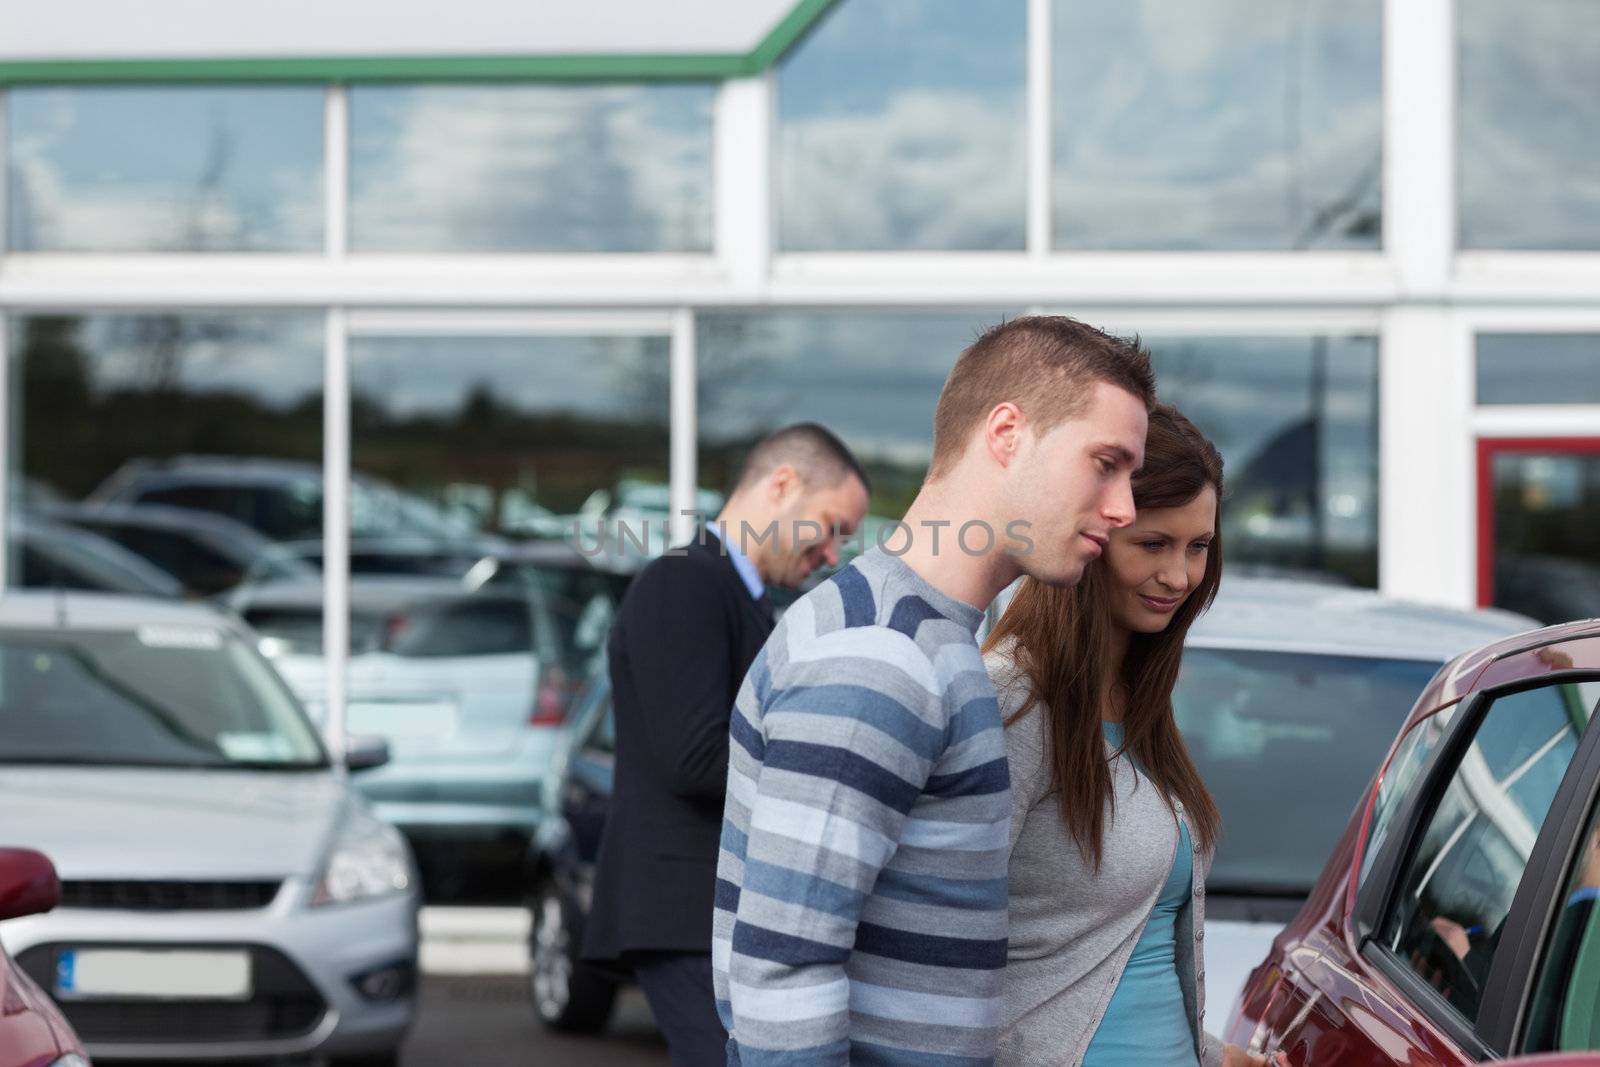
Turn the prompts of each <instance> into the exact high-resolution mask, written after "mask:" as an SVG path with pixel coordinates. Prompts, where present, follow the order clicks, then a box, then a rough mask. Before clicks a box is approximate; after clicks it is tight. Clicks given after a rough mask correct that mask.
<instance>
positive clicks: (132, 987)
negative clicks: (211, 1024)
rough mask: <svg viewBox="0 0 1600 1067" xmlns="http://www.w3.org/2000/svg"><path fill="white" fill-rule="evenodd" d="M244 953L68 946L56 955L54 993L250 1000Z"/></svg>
mask: <svg viewBox="0 0 1600 1067" xmlns="http://www.w3.org/2000/svg"><path fill="white" fill-rule="evenodd" d="M250 992H251V989H250V956H249V954H248V953H245V952H213V951H193V950H170V951H169V950H159V949H157V950H144V949H99V948H93V949H90V948H84V949H66V950H63V951H62V952H61V953H59V954H58V955H57V956H56V995H57V996H59V997H61V998H63V999H67V1000H72V999H80V1000H81V999H84V998H87V997H130V998H138V999H142V1000H249V999H250Z"/></svg>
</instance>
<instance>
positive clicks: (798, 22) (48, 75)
mask: <svg viewBox="0 0 1600 1067" xmlns="http://www.w3.org/2000/svg"><path fill="white" fill-rule="evenodd" d="M837 2H838V0H797V2H796V3H795V4H794V6H793V7H791V8H790V9H789V13H788V14H787V15H785V16H784V17H783V18H781V19H779V20H778V22H777V24H776V25H775V26H773V28H772V29H771V30H769V31H768V32H767V34H766V36H765V37H763V38H762V39H761V41H760V42H758V43H757V44H756V46H755V47H754V48H753V49H751V50H750V51H749V52H747V53H744V54H742V55H741V54H738V53H705V54H691V53H682V54H671V53H666V54H639V55H629V54H603V53H591V54H568V55H542V56H541V55H506V56H286V57H245V56H240V57H234V58H206V59H180V58H172V59H29V60H3V61H0V86H4V85H49V84H63V83H73V84H81V83H85V82H92V83H101V84H116V83H134V84H137V83H145V82H330V81H332V82H440V81H624V80H625V81H688V80H697V81H718V80H721V79H724V78H736V77H747V76H753V75H757V74H761V73H762V72H764V71H766V70H767V69H768V68H769V67H771V66H772V65H773V64H774V63H776V62H778V60H780V59H782V58H783V57H784V56H785V55H786V54H787V53H788V52H789V50H790V49H791V48H793V47H794V46H795V44H796V43H798V42H799V41H800V39H801V38H802V37H804V36H805V35H806V34H807V33H808V32H810V30H811V29H812V27H814V26H815V25H816V24H817V22H818V21H819V20H820V19H821V18H822V16H823V15H825V14H826V13H827V12H828V10H829V9H830V8H831V7H833V5H834V4H835V3H837Z"/></svg>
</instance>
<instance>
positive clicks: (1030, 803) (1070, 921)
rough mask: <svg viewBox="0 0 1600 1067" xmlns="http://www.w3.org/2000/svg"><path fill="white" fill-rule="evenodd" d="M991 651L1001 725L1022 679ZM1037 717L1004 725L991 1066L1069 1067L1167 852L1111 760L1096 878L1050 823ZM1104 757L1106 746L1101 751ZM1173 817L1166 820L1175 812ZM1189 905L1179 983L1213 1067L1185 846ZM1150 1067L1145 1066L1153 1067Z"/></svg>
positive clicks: (1164, 822) (1022, 688) (1006, 653)
mask: <svg viewBox="0 0 1600 1067" xmlns="http://www.w3.org/2000/svg"><path fill="white" fill-rule="evenodd" d="M1011 651H1012V647H1011V646H1007V645H1002V646H1001V647H1000V648H997V649H996V650H995V651H993V652H991V653H989V655H988V656H986V657H984V665H985V666H987V667H988V669H989V676H990V678H991V679H993V681H994V684H995V691H996V693H997V695H998V696H999V699H1000V711H1001V714H1002V715H1003V716H1004V717H1005V719H1006V721H1007V722H1010V720H1011V717H1012V716H1013V715H1015V714H1016V713H1017V712H1018V711H1020V710H1022V708H1023V707H1024V706H1026V705H1027V704H1028V703H1029V701H1028V691H1027V680H1026V678H1025V677H1023V676H1021V674H1020V672H1019V671H1018V670H1017V668H1016V666H1015V664H1014V662H1013V661H1012V658H1011ZM1044 727H1045V716H1044V714H1042V709H1041V707H1040V706H1038V705H1035V706H1034V707H1033V708H1032V709H1031V710H1030V711H1029V712H1028V714H1026V715H1025V716H1023V717H1022V718H1021V719H1019V720H1018V721H1017V722H1016V723H1014V724H1012V725H1010V726H1008V727H1007V728H1006V751H1007V756H1008V758H1009V759H1010V763H1011V861H1010V879H1011V897H1010V909H1009V911H1010V923H1011V944H1010V948H1009V950H1008V951H1007V954H1006V971H1005V978H1004V1007H1003V1013H1002V1016H1001V1028H1000V1047H999V1050H998V1052H997V1054H996V1056H995V1064H996V1067H1007V1065H1018V1067H1021V1065H1028V1067H1039V1065H1045V1064H1049V1065H1051V1067H1056V1065H1059V1067H1079V1065H1080V1064H1081V1063H1082V1062H1083V1057H1084V1054H1085V1052H1086V1051H1087V1050H1088V1048H1089V1040H1090V1039H1091V1038H1092V1037H1093V1036H1094V1032H1095V1030H1096V1029H1097V1028H1098V1027H1099V1026H1100V1020H1101V1018H1102V1016H1104V1014H1105V1010H1106V1005H1107V1004H1109V1003H1110V1001H1111V994H1112V993H1113V992H1115V991H1116V988H1117V982H1118V981H1119V980H1120V979H1121V977H1122V970H1123V968H1124V967H1125V966H1126V965H1127V963H1128V958H1129V957H1130V956H1131V955H1132V954H1133V948H1134V945H1135V944H1136V943H1137V942H1138V940H1139V935H1140V934H1141V933H1142V932H1143V931H1144V925H1145V921H1146V920H1147V919H1148V918H1149V917H1150V912H1151V909H1152V908H1154V907H1155V903H1156V897H1157V896H1158V895H1159V894H1160V892H1161V887H1162V885H1163V884H1165V882H1166V879H1167V875H1168V873H1169V872H1170V870H1171V868H1172V860H1173V856H1174V853H1175V852H1176V851H1177V847H1178V842H1179V841H1180V840H1181V839H1180V838H1179V836H1178V823H1177V819H1179V818H1183V817H1184V815H1183V805H1182V803H1176V804H1175V809H1176V810H1174V807H1169V806H1168V804H1167V802H1166V801H1165V800H1163V799H1162V797H1161V795H1160V793H1158V792H1157V791H1156V789H1155V787H1154V786H1153V785H1152V784H1151V783H1150V781H1149V780H1148V779H1146V778H1143V777H1142V776H1141V775H1140V774H1139V773H1138V772H1137V771H1136V770H1135V769H1134V766H1133V762H1132V760H1130V759H1128V758H1127V757H1125V756H1124V757H1119V758H1116V759H1115V760H1114V761H1113V765H1112V784H1113V788H1114V789H1115V791H1116V814H1115V819H1114V820H1113V818H1112V817H1111V814H1110V812H1109V811H1108V813H1107V820H1106V829H1105V840H1104V845H1103V849H1102V859H1101V866H1100V869H1099V871H1096V870H1095V869H1094V867H1093V866H1092V865H1091V864H1090V863H1089V861H1088V859H1087V858H1086V857H1085V856H1084V855H1083V853H1082V852H1081V851H1080V850H1079V849H1078V846H1077V843H1076V842H1075V841H1073V839H1072V835H1071V834H1070V833H1069V832H1068V831H1067V828H1066V825H1065V824H1064V823H1063V822H1062V821H1061V814H1060V808H1059V806H1058V804H1059V801H1058V799H1057V797H1056V795H1055V793H1054V792H1052V791H1051V789H1050V768H1049V765H1048V763H1047V762H1046V759H1045V753H1046V751H1047V749H1046V741H1045V736H1046V735H1045V730H1044ZM1113 752H1114V750H1113V749H1112V748H1111V747H1110V746H1109V745H1108V746H1107V748H1106V755H1107V757H1108V758H1110V757H1111V756H1112V755H1113ZM1175 816H1176V817H1175ZM1191 836H1192V834H1191ZM1194 848H1195V853H1194V881H1193V889H1192V891H1191V896H1190V903H1189V905H1188V906H1187V907H1185V908H1183V909H1182V910H1181V911H1180V912H1179V913H1178V922H1177V959H1178V978H1179V983H1180V985H1181V986H1182V988H1183V999H1184V1006H1185V1007H1186V1008H1187V1010H1188V1014H1189V1022H1190V1026H1191V1027H1192V1028H1193V1030H1194V1034H1195V1047H1196V1049H1197V1051H1198V1054H1199V1059H1200V1063H1201V1064H1202V1067H1218V1065H1220V1064H1221V1063H1222V1043H1221V1042H1220V1041H1218V1040H1217V1039H1216V1038H1215V1037H1213V1036H1212V1035H1210V1034H1209V1033H1207V1032H1206V1031H1205V1029H1204V1026H1203V1019H1204V1015H1205V1005H1206V981H1205V979H1206V973H1205V963H1204V956H1203V954H1202V951H1201V950H1202V948H1203V947H1204V946H1203V943H1202V942H1203V941H1204V938H1205V894H1206V891H1205V877H1206V872H1207V871H1208V870H1209V869H1210V867H1211V856H1210V853H1209V852H1208V851H1205V850H1202V849H1201V848H1200V847H1199V845H1198V843H1196V845H1195V846H1194ZM1152 1067H1156V1065H1152Z"/></svg>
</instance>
